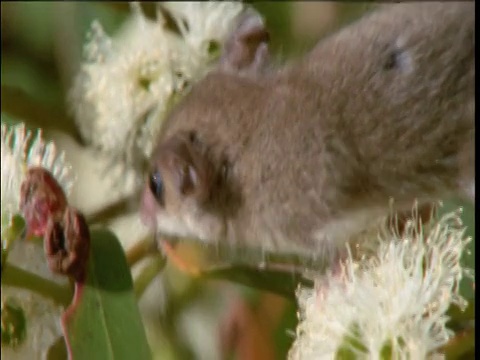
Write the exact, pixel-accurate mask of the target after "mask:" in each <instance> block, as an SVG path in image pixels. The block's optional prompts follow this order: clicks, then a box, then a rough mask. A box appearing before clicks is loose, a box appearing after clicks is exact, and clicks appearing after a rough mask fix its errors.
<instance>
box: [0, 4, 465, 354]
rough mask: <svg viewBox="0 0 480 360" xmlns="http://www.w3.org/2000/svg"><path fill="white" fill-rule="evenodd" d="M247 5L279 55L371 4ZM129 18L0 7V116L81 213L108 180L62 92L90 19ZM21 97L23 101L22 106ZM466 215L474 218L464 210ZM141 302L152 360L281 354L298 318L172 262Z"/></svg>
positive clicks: (125, 233)
mask: <svg viewBox="0 0 480 360" xmlns="http://www.w3.org/2000/svg"><path fill="white" fill-rule="evenodd" d="M142 6H143V8H144V11H145V12H146V14H147V15H148V16H155V15H154V14H155V12H154V4H153V3H145V4H142ZM253 6H254V7H255V8H257V9H258V10H259V12H260V13H261V14H262V15H263V16H264V17H265V18H266V22H267V25H268V27H269V29H270V30H271V35H272V36H271V39H272V49H273V53H274V54H276V55H277V56H278V57H279V59H282V60H286V59H288V58H291V57H296V56H299V55H301V54H302V53H304V52H306V51H307V50H308V49H309V48H310V47H311V46H312V45H313V44H314V43H315V42H316V41H318V39H319V38H321V37H322V36H325V35H326V34H328V33H329V32H331V31H333V30H335V29H337V28H338V27H340V26H342V25H344V24H345V23H348V22H350V21H352V20H353V19H355V18H357V17H359V16H360V15H361V14H362V13H363V12H365V11H367V10H368V9H369V8H370V7H371V6H372V5H370V4H369V3H359V2H356V3H348V2H300V1H298V2H297V1H296V2H259V3H253ZM128 14H129V5H128V3H126V2H108V3H107V2H105V3H96V2H41V1H38V2H2V3H1V50H2V52H1V82H2V121H9V116H8V115H10V116H13V117H15V118H19V119H22V118H27V119H28V118H30V117H31V114H32V112H35V113H36V116H34V117H32V118H34V120H32V121H30V122H29V126H30V127H31V128H35V127H42V128H44V129H45V135H46V137H47V138H52V139H54V140H55V142H56V143H57V145H58V146H59V147H60V148H61V149H64V150H65V151H66V158H67V160H68V161H69V162H70V163H71V164H72V165H73V168H74V171H75V173H76V174H77V178H78V180H77V184H76V187H75V189H74V192H73V194H72V200H71V202H72V203H73V205H75V206H77V207H78V208H80V210H82V211H84V212H85V213H86V214H89V213H92V212H95V211H97V210H99V209H101V208H102V207H104V206H105V204H108V203H109V201H111V200H112V198H114V196H115V195H114V194H112V190H111V187H112V185H111V184H110V183H109V182H108V176H107V177H105V176H103V175H102V174H101V172H99V170H98V169H99V167H98V164H96V163H97V162H98V160H97V159H96V158H95V154H94V153H93V152H91V151H88V150H85V149H83V148H82V146H81V145H79V144H78V142H77V141H76V140H75V138H76V136H77V135H76V130H75V127H74V126H73V120H72V119H71V117H70V116H69V115H68V111H67V103H66V94H67V91H68V89H69V87H70V85H71V83H72V79H73V77H74V76H75V74H76V72H77V71H78V68H79V64H80V62H81V59H82V46H83V44H84V40H85V35H86V32H87V30H88V29H89V28H90V25H91V23H92V21H93V20H95V19H97V20H99V21H100V23H101V24H102V26H103V27H104V29H105V31H106V32H107V33H108V34H114V33H115V31H116V29H118V28H119V26H120V25H121V23H122V21H123V20H124V19H125V18H126V17H127V16H128ZM23 99H28V100H29V101H28V103H29V104H32V105H29V106H24V103H25V102H24V101H23ZM4 111H5V112H7V113H8V115H6V116H4ZM58 129H60V130H61V131H58ZM66 134H68V135H66ZM93 164H95V166H93ZM85 194H88V196H85ZM452 206H453V205H452ZM134 216H137V215H134ZM465 216H466V218H467V221H469V222H470V223H471V224H473V208H470V209H469V210H468V211H467V212H466V215H465ZM128 224H129V223H128V221H126V220H125V219H122V218H120V219H117V220H115V221H113V222H111V223H110V224H109V225H110V226H111V228H112V229H113V231H114V232H116V233H117V235H118V236H119V238H120V240H121V242H122V244H123V245H124V246H125V247H129V246H130V245H131V241H134V240H136V238H135V234H133V233H132V231H131V230H130V229H129V225H128ZM472 229H473V227H472ZM178 253H179V256H181V257H182V258H183V259H184V261H185V262H187V263H189V264H197V265H198V264H201V263H202V261H204V259H203V258H202V256H203V255H202V253H201V251H198V249H196V248H195V247H193V246H191V245H184V246H182V247H180V248H179V249H178ZM141 266H142V264H139V268H141ZM134 270H135V271H134V272H138V271H140V270H138V269H134ZM140 307H141V311H142V314H143V317H144V323H145V326H146V328H147V333H148V337H149V341H150V344H151V347H152V350H153V352H154V358H155V359H205V360H207V359H208V360H211V359H218V358H220V356H221V354H222V353H224V354H230V355H229V356H230V358H232V359H233V358H235V359H239V360H240V359H245V360H246V359H250V360H254V359H262V360H269V359H284V358H285V357H286V353H287V351H288V349H289V347H290V345H291V343H292V341H293V338H294V332H295V328H296V321H297V320H296V308H295V304H294V302H293V301H292V300H287V299H284V298H281V297H279V296H276V295H273V294H270V293H266V292H261V291H257V290H254V289H251V288H247V287H243V286H240V285H236V284H234V283H228V282H221V281H200V280H198V279H194V278H193V277H191V276H189V275H188V274H187V273H185V272H183V271H180V270H178V268H176V267H175V266H171V265H168V266H167V269H166V271H165V272H164V273H163V274H161V275H159V276H158V277H157V278H156V279H155V281H153V282H152V283H151V284H150V286H149V287H148V289H147V290H146V292H145V293H144V295H143V296H142V298H141V299H140Z"/></svg>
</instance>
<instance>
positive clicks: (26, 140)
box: [1, 124, 73, 229]
mask: <svg viewBox="0 0 480 360" xmlns="http://www.w3.org/2000/svg"><path fill="white" fill-rule="evenodd" d="M1 136H2V137H1V147H2V149H1V151H2V154H1V167H2V178H1V183H2V184H1V188H2V190H1V207H2V215H1V216H2V229H4V228H5V227H6V226H5V225H6V224H8V222H9V221H10V218H11V216H13V215H15V214H16V213H18V212H19V210H20V209H19V205H20V186H21V184H22V181H23V179H24V177H25V174H26V171H27V168H28V167H30V166H42V167H44V168H45V169H47V170H49V171H50V172H51V173H52V174H53V175H54V177H55V178H56V179H57V181H58V182H59V184H60V185H61V186H62V187H63V189H64V191H65V193H66V194H68V193H69V192H70V190H71V187H72V185H73V176H72V172H71V167H70V166H69V165H67V164H66V163H65V154H64V153H63V152H62V153H58V152H57V149H56V148H55V145H54V144H53V143H52V142H49V143H46V142H45V141H44V140H43V139H42V132H41V131H38V132H37V133H36V134H35V135H34V134H33V133H32V132H31V131H28V130H26V129H25V125H24V124H19V125H13V126H10V127H8V126H7V125H5V124H2V135H1Z"/></svg>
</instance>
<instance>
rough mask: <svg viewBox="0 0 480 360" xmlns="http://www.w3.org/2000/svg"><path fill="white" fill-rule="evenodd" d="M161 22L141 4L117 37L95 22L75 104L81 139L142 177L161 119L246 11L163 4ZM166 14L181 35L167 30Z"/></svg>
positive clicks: (228, 5) (236, 6) (233, 6)
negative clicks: (147, 12)
mask: <svg viewBox="0 0 480 360" xmlns="http://www.w3.org/2000/svg"><path fill="white" fill-rule="evenodd" d="M157 6H158V11H157V18H156V20H151V19H149V18H147V17H146V16H145V15H144V14H143V12H142V10H141V7H140V5H139V4H138V3H132V7H131V8H132V14H131V16H130V18H129V19H128V20H127V21H126V22H125V23H124V24H123V26H122V28H121V29H120V31H119V32H118V33H117V34H115V36H114V37H109V36H108V35H107V34H105V32H104V31H103V29H102V27H101V25H100V24H99V23H98V22H95V23H94V24H93V26H92V30H91V33H90V34H89V35H90V36H89V40H88V41H87V44H86V46H85V60H84V63H83V64H82V66H81V69H80V72H79V74H78V76H77V78H76V81H75V83H74V86H73V88H72V90H71V94H70V100H71V105H72V108H73V111H74V115H75V118H76V121H77V124H78V126H79V129H80V131H81V134H82V136H83V137H84V138H85V140H87V141H88V142H90V143H91V144H92V145H93V146H94V147H95V148H97V149H99V150H100V151H101V152H102V153H104V154H105V155H107V156H108V157H109V158H111V160H112V165H113V166H116V165H118V164H121V165H124V166H126V168H127V169H132V170H134V173H136V174H138V175H140V174H141V170H142V169H141V167H142V165H143V164H144V160H145V159H146V158H148V157H149V156H150V154H151V152H152V150H153V146H154V141H155V139H156V138H157V137H158V133H159V131H160V127H161V124H162V120H163V118H164V117H165V114H166V113H167V112H168V110H169V109H170V108H171V106H172V105H173V103H174V102H175V101H176V100H177V99H178V97H179V96H181V95H183V94H184V93H185V92H186V91H187V90H188V85H190V84H192V83H193V82H194V81H196V80H198V79H199V78H200V77H201V76H202V75H203V74H204V73H205V71H207V70H208V68H209V65H210V63H211V60H212V59H213V55H212V54H211V52H210V51H209V50H210V49H209V48H210V46H211V44H217V45H219V46H221V44H222V43H223V42H224V41H225V39H226V36H227V35H228V33H229V32H230V30H231V28H232V26H233V24H234V20H235V18H236V17H237V16H238V15H239V14H240V12H241V11H242V9H243V5H242V4H241V3H236V2H161V3H160V2H159V3H158V5H157ZM164 12H167V13H168V14H169V15H170V16H171V18H172V19H173V20H174V22H175V23H176V26H177V28H178V30H179V31H180V34H177V33H175V32H174V31H173V30H171V29H168V27H167V25H166V24H167V22H166V18H165V16H164V15H163V14H164Z"/></svg>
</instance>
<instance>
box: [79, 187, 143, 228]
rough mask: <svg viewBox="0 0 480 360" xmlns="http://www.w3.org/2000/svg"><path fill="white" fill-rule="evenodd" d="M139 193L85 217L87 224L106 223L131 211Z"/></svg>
mask: <svg viewBox="0 0 480 360" xmlns="http://www.w3.org/2000/svg"><path fill="white" fill-rule="evenodd" d="M138 198H139V193H136V192H135V193H134V194H131V195H128V196H125V197H123V198H121V199H119V200H117V201H115V202H113V203H111V204H108V205H107V206H105V207H104V208H102V209H100V210H98V211H96V212H93V213H91V214H89V215H87V222H88V223H89V224H90V225H92V224H98V223H107V222H109V221H111V220H113V219H115V218H117V217H119V216H122V215H125V213H126V212H128V210H130V209H132V204H134V203H136V201H138Z"/></svg>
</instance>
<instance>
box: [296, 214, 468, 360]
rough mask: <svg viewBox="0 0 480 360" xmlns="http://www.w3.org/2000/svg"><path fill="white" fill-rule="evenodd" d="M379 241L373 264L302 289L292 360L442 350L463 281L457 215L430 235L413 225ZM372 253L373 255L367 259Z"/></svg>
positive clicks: (359, 264)
mask: <svg viewBox="0 0 480 360" xmlns="http://www.w3.org/2000/svg"><path fill="white" fill-rule="evenodd" d="M386 234H387V233H385V234H383V235H381V236H380V237H379V239H378V248H377V249H376V253H375V256H373V257H365V256H363V257H362V259H360V260H354V259H353V258H352V256H350V257H349V258H348V259H347V260H346V262H345V263H344V264H343V267H342V271H341V275H338V274H337V275H327V279H321V280H319V281H318V282H317V285H319V286H317V288H316V289H300V290H299V292H298V294H297V295H298V301H299V305H300V314H299V316H300V323H299V326H298V328H297V338H296V341H295V342H294V344H293V347H292V349H291V350H290V353H289V358H290V359H292V360H293V359H302V360H305V359H334V358H336V356H337V355H338V354H339V352H340V351H347V352H348V353H350V354H351V355H353V356H354V358H355V359H380V358H382V351H383V352H385V351H387V350H386V349H388V352H390V354H391V357H390V358H392V359H425V358H427V357H428V356H431V355H432V354H434V353H435V352H436V351H438V350H439V348H440V347H441V346H442V345H444V344H445V343H446V342H447V341H448V340H449V339H450V337H451V336H452V335H453V332H452V331H450V330H449V329H447V327H446V322H447V320H448V316H447V315H446V311H447V310H448V308H449V306H450V305H451V304H456V305H458V306H459V307H461V308H462V307H464V306H465V305H466V302H465V300H464V299H463V298H462V297H461V296H460V295H459V292H458V291H459V289H458V288H459V282H460V280H461V279H462V277H463V276H465V269H463V268H462V266H461V265H460V257H461V255H462V252H463V250H464V248H465V246H466V244H467V243H468V242H469V241H470V239H467V238H465V236H464V229H463V228H462V224H461V221H460V218H459V215H458V213H450V214H447V215H445V216H443V217H442V218H441V219H440V220H438V222H436V223H435V224H434V225H433V226H432V228H431V229H429V230H425V229H421V230H418V229H416V228H415V226H413V225H411V226H409V227H408V228H407V230H406V231H405V233H404V234H403V235H401V236H400V235H398V234H392V233H390V234H389V235H388V236H386ZM367 253H368V251H367Z"/></svg>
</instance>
